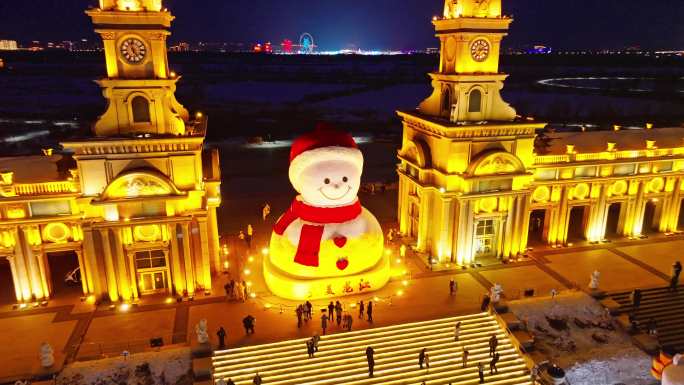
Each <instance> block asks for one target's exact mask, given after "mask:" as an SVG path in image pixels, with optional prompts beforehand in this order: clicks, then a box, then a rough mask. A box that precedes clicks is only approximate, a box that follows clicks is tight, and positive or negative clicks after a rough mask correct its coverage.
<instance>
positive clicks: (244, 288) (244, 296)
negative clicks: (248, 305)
mask: <svg viewBox="0 0 684 385" xmlns="http://www.w3.org/2000/svg"><path fill="white" fill-rule="evenodd" d="M247 298H249V286H247V282H245V280H244V279H243V280H242V302H245V301H246V300H247Z"/></svg>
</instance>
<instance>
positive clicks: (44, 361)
mask: <svg viewBox="0 0 684 385" xmlns="http://www.w3.org/2000/svg"><path fill="white" fill-rule="evenodd" d="M54 353H55V352H54V350H52V346H50V344H48V343H47V342H43V343H42V344H40V366H42V367H44V368H49V367H51V366H52V365H54V364H55V354H54Z"/></svg>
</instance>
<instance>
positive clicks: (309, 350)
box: [306, 338, 314, 358]
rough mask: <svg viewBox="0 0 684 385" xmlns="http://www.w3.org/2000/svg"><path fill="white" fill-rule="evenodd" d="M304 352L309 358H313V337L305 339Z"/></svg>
mask: <svg viewBox="0 0 684 385" xmlns="http://www.w3.org/2000/svg"><path fill="white" fill-rule="evenodd" d="M306 354H308V355H309V358H313V356H314V343H313V338H312V339H309V340H307V341H306Z"/></svg>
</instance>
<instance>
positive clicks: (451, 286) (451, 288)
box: [449, 278, 456, 295]
mask: <svg viewBox="0 0 684 385" xmlns="http://www.w3.org/2000/svg"><path fill="white" fill-rule="evenodd" d="M455 288H456V282H455V281H454V279H453V278H451V279H450V280H449V295H454V289H455Z"/></svg>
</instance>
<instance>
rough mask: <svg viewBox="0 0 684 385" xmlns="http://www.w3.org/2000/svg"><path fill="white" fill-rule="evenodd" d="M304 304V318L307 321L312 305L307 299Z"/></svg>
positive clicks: (309, 317)
mask: <svg viewBox="0 0 684 385" xmlns="http://www.w3.org/2000/svg"><path fill="white" fill-rule="evenodd" d="M305 305H306V320H307V321H308V320H310V319H311V318H312V317H311V311H312V309H313V305H312V304H311V302H309V301H306V304H305Z"/></svg>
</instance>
